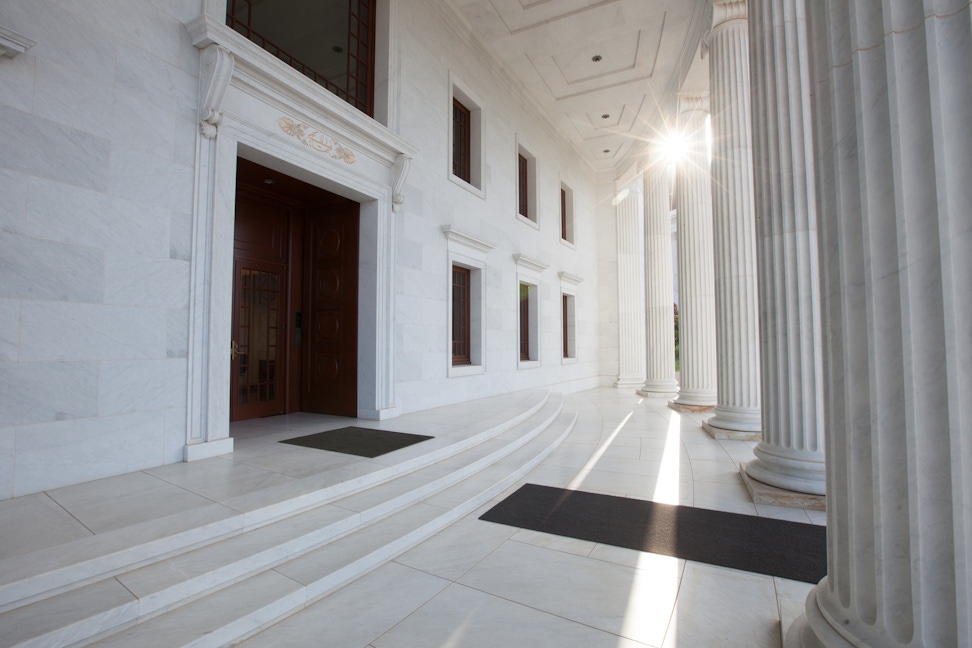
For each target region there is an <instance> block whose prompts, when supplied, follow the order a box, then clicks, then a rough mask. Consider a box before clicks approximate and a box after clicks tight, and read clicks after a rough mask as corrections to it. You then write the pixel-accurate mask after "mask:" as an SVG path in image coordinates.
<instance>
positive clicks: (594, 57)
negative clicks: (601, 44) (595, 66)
mask: <svg viewBox="0 0 972 648" xmlns="http://www.w3.org/2000/svg"><path fill="white" fill-rule="evenodd" d="M601 59H602V57H601V55H600V54H595V55H594V56H592V57H591V60H592V61H594V62H595V63H600V62H601Z"/></svg>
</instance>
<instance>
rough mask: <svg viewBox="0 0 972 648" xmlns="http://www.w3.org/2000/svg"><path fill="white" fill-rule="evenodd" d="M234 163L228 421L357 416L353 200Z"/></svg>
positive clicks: (355, 213) (254, 166)
mask: <svg viewBox="0 0 972 648" xmlns="http://www.w3.org/2000/svg"><path fill="white" fill-rule="evenodd" d="M237 162H238V165H237V184H236V187H237V188H236V220H235V230H234V249H233V324H232V326H233V346H232V350H231V362H232V369H231V385H230V399H231V401H230V420H231V421H238V420H243V419H249V418H255V417H259V416H272V415H276V414H289V413H291V412H299V411H303V412H315V413H319V414H335V415H339V416H356V415H357V380H358V371H357V353H358V335H357V330H358V219H359V205H358V203H356V202H354V201H351V200H348V199H347V198H343V197H341V196H338V195H336V194H333V193H330V192H328V191H326V190H324V189H320V188H318V187H315V186H313V185H309V184H307V183H305V182H301V181H300V180H297V179H295V178H291V177H289V176H287V175H284V174H282V173H279V172H277V171H273V170H271V169H268V168H266V167H263V166H260V165H258V164H256V163H253V162H250V161H248V160H244V159H242V158H240V159H239V160H238V161H237Z"/></svg>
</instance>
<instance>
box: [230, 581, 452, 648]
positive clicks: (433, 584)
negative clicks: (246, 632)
mask: <svg viewBox="0 0 972 648" xmlns="http://www.w3.org/2000/svg"><path fill="white" fill-rule="evenodd" d="M448 585H449V582H448V581H446V580H443V579H441V578H436V577H435V576H431V575H429V574H426V573H423V572H421V571H418V570H415V569H411V568H410V567H405V566H403V565H399V564H397V563H394V562H392V563H388V564H386V565H384V566H382V567H379V568H378V569H376V570H375V571H373V572H372V573H370V574H368V575H367V576H364V577H363V578H361V579H359V580H357V581H355V582H354V583H351V584H350V585H348V586H347V587H344V588H342V589H340V590H338V591H337V592H335V593H334V594H332V595H331V596H328V597H326V598H324V599H322V600H320V601H318V602H317V603H314V604H313V605H310V606H308V607H306V608H304V609H303V610H301V611H300V612H298V613H297V614H295V615H294V616H292V617H290V618H288V619H284V620H283V621H281V622H280V623H278V624H276V625H274V626H272V627H270V628H268V629H267V630H264V631H263V632H261V633H260V634H258V635H256V636H255V637H252V638H251V639H250V640H249V641H245V642H243V643H242V644H239V645H240V646H243V647H245V648H263V647H266V648H287V647H292V648H308V647H309V646H335V647H337V646H342V647H344V646H346V647H348V648H352V647H353V648H358V647H359V646H366V645H367V644H368V643H369V642H371V641H372V640H374V639H376V638H378V637H379V636H381V635H382V634H384V633H385V632H386V631H387V630H389V629H390V628H392V627H394V626H395V625H396V624H397V623H399V622H400V621H401V620H402V619H404V618H405V617H407V616H408V615H409V614H411V613H412V612H413V611H415V610H416V609H418V608H419V607H421V606H422V605H424V604H425V602H426V601H428V600H429V599H431V598H432V597H434V596H435V595H436V594H438V593H439V592H441V591H442V590H443V589H445V587H446V586H448Z"/></svg>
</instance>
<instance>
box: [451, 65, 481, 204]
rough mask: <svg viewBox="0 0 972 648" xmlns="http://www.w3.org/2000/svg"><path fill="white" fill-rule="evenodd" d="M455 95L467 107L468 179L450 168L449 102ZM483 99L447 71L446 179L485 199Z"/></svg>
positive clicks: (452, 73)
mask: <svg viewBox="0 0 972 648" xmlns="http://www.w3.org/2000/svg"><path fill="white" fill-rule="evenodd" d="M454 99H458V100H459V102H460V103H461V104H462V105H463V106H465V107H466V108H467V109H468V110H469V119H470V122H471V123H470V127H469V148H470V151H469V162H470V165H471V166H470V173H469V176H470V177H469V182H466V181H465V180H463V179H462V178H460V177H459V176H457V175H456V174H455V173H453V172H452V141H453V137H454V136H455V135H454V133H453V132H452V125H453V119H452V102H453V100H454ZM484 105H485V104H484V103H483V100H482V99H480V98H479V97H478V96H477V95H476V93H475V92H473V91H472V89H471V88H470V87H469V86H468V85H466V84H465V83H464V82H463V81H462V79H460V78H459V77H458V76H456V74H455V73H454V72H452V71H451V70H450V71H449V104H448V110H447V111H446V114H447V115H449V119H448V122H449V129H448V133H449V141H448V147H447V148H446V150H447V151H449V154H448V155H446V156H445V157H446V163H447V164H448V170H447V171H446V173H447V174H448V178H449V180H451V181H452V182H454V183H455V184H457V185H459V186H460V187H462V188H463V189H465V190H466V191H468V192H469V193H471V194H473V195H474V196H476V197H478V198H482V199H483V200H485V199H486V182H485V175H484V170H485V169H486V147H485V146H484V143H485V133H486V117H485V114H484V110H483V106H484Z"/></svg>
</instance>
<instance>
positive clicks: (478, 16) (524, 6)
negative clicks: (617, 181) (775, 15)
mask: <svg viewBox="0 0 972 648" xmlns="http://www.w3.org/2000/svg"><path fill="white" fill-rule="evenodd" d="M452 1H453V2H454V3H455V4H456V5H457V6H458V7H459V9H460V11H461V12H462V14H463V15H464V16H465V17H466V19H467V20H468V21H469V23H470V24H471V25H472V26H473V28H474V29H475V30H476V31H477V32H478V33H479V34H480V35H481V37H482V39H483V41H484V42H485V43H486V44H487V45H488V46H489V47H491V48H492V50H493V51H494V53H495V54H496V56H497V57H498V58H499V59H500V60H501V61H502V62H503V63H504V64H505V65H506V66H507V68H508V69H509V71H510V72H511V73H512V74H513V75H514V76H516V77H517V78H519V80H520V81H521V82H522V83H523V84H524V85H525V86H526V88H527V90H528V91H529V92H530V93H531V94H532V95H533V97H534V98H535V99H536V101H537V102H538V103H539V105H540V106H541V107H542V108H543V110H545V111H546V113H547V114H548V115H549V117H550V119H551V121H552V123H553V124H554V125H555V126H557V127H558V128H559V129H560V130H561V131H562V132H564V133H565V134H566V136H567V137H568V138H569V139H571V140H573V141H574V142H575V143H576V144H577V146H578V147H579V148H580V149H581V150H582V151H584V152H586V153H587V154H588V156H589V159H590V160H591V161H592V163H593V164H594V165H595V166H596V167H598V168H608V167H614V166H618V165H620V164H622V163H623V162H624V161H625V160H626V159H629V158H630V157H631V156H633V155H637V154H638V153H640V152H641V151H642V149H643V142H644V141H645V140H646V139H648V138H650V137H651V136H652V133H653V132H654V131H655V130H656V129H657V128H659V127H660V125H661V124H662V123H664V122H663V119H662V117H663V116H664V117H665V118H668V117H669V115H671V114H672V112H671V111H672V110H673V108H674V105H675V104H674V100H675V92H676V90H677V89H678V87H679V84H680V83H681V81H682V80H683V79H684V78H685V76H686V75H687V74H688V72H689V68H690V67H691V65H692V62H693V59H697V58H698V56H697V51H698V44H699V41H700V39H701V36H702V33H703V32H704V30H705V28H706V23H707V22H708V17H709V12H710V2H709V1H708V0H452Z"/></svg>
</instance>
